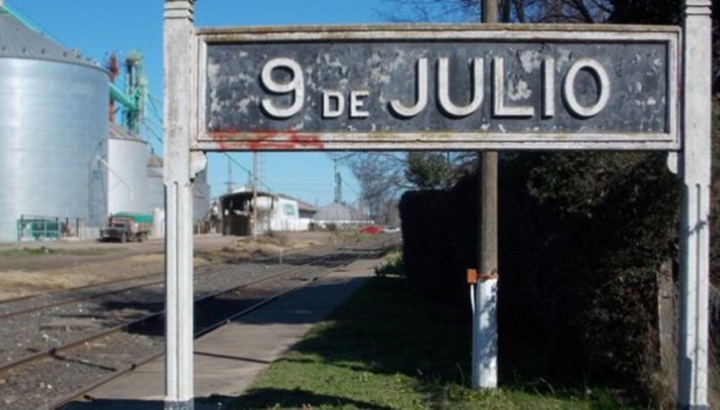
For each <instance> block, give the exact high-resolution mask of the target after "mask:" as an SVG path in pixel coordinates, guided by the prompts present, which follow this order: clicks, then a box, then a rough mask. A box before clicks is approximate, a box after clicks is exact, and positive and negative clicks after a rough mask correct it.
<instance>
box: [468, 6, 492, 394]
mask: <svg viewBox="0 0 720 410" xmlns="http://www.w3.org/2000/svg"><path fill="white" fill-rule="evenodd" d="M481 5H482V17H483V22H484V23H497V11H498V9H497V5H498V2H497V0H482V1H481ZM479 157H480V158H479V159H480V160H479V162H478V175H479V179H480V181H479V188H480V189H479V199H480V212H479V214H480V215H479V218H478V222H479V223H478V239H479V252H478V267H479V270H480V272H479V273H480V275H479V276H480V278H479V281H478V282H477V284H476V285H475V296H474V297H475V310H474V311H473V330H472V377H471V380H470V383H471V387H472V388H474V389H479V388H482V389H494V388H496V387H497V382H498V376H497V371H498V369H497V353H498V348H497V343H498V334H497V303H498V300H497V299H498V298H497V292H498V276H497V273H498V154H497V152H490V151H483V152H481V153H480V156H479Z"/></svg>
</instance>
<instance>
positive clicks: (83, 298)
mask: <svg viewBox="0 0 720 410" xmlns="http://www.w3.org/2000/svg"><path fill="white" fill-rule="evenodd" d="M329 246H331V245H323V246H318V247H309V248H301V249H294V250H292V251H290V252H288V253H286V254H284V256H291V255H296V254H298V253H300V252H301V251H303V250H308V249H313V250H321V249H324V248H325V247H329ZM272 259H275V257H274V256H273V257H269V256H264V257H261V258H256V259H253V258H250V259H248V260H247V261H243V263H254V262H262V261H265V260H272ZM222 265H227V262H217V263H211V264H206V265H201V266H199V267H198V269H203V268H213V267H215V266H222ZM227 269H232V268H225V269H218V270H212V271H209V272H208V271H206V272H198V273H197V274H196V275H195V276H196V277H198V276H202V275H207V274H213V273H220V272H224V271H226V270H227ZM164 275H165V271H161V272H154V273H150V274H146V275H137V276H133V277H131V278H123V279H117V280H112V281H108V282H103V283H94V284H90V285H84V286H80V287H76V288H72V289H63V290H59V291H55V292H48V293H43V294H40V295H30V296H24V297H21V298H17V299H11V300H8V301H3V302H0V307H2V306H5V305H9V304H12V303H20V302H23V301H29V299H32V298H37V299H41V298H45V297H48V296H50V297H53V296H56V295H62V294H63V293H65V294H68V295H72V294H73V293H76V292H79V291H84V290H88V289H92V288H102V287H104V286H112V285H116V284H118V283H123V282H131V281H134V280H143V279H147V278H150V277H153V276H164ZM164 281H165V280H164V279H159V280H157V281H153V282H149V283H143V284H140V285H133V286H128V287H124V288H121V289H115V290H111V291H108V292H99V293H95V294H92V295H85V296H79V297H75V298H72V297H71V298H69V299H65V300H58V301H56V302H52V303H47V304H44V305H40V306H35V307H31V308H27V309H18V310H16V311H11V312H7V313H2V314H0V320H3V319H8V318H11V317H14V316H19V315H23V314H30V313H34V312H38V311H41V310H45V309H50V308H54V307H58V306H65V305H69V304H72V303H77V302H83V301H88V300H93V299H98V298H102V297H104V296H108V295H114V294H118V293H123V292H127V291H130V290H134V289H138V288H142V287H147V286H154V285H158V284H161V283H163V282H164ZM0 369H1V368H0Z"/></svg>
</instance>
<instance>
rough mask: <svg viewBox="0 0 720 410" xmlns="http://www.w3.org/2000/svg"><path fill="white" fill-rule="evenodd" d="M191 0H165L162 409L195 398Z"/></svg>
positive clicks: (176, 408) (177, 408)
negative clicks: (164, 282)
mask: <svg viewBox="0 0 720 410" xmlns="http://www.w3.org/2000/svg"><path fill="white" fill-rule="evenodd" d="M193 13H194V0H166V1H165V27H164V60H163V63H164V79H165V83H164V85H165V89H164V94H165V102H164V106H165V107H164V109H165V112H164V128H165V145H164V153H165V163H164V169H163V179H164V182H165V215H166V236H165V252H166V253H165V280H166V284H165V291H166V302H165V308H166V330H165V335H166V336H165V337H166V356H165V409H167V410H170V409H172V410H192V409H193V407H194V404H193V258H192V255H193V237H192V179H191V171H190V165H191V164H190V162H191V161H190V138H191V132H192V124H193V122H192V119H193V118H194V116H193V115H192V114H193V110H192V95H193V84H194V82H193V78H192V73H193V71H194V69H193V62H194V61H196V56H195V55H193V50H194V49H195V47H194V46H193V40H194V28H193Z"/></svg>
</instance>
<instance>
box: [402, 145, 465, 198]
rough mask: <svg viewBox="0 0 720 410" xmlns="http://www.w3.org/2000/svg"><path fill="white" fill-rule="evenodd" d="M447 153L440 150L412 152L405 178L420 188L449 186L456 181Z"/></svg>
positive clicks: (409, 155) (408, 158) (408, 159)
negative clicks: (439, 151) (444, 153)
mask: <svg viewBox="0 0 720 410" xmlns="http://www.w3.org/2000/svg"><path fill="white" fill-rule="evenodd" d="M453 174H454V169H453V166H452V163H451V162H450V159H449V158H448V156H447V155H443V154H441V153H438V152H420V151H417V152H411V153H409V154H408V156H407V167H406V169H405V178H406V179H407V181H408V182H409V183H410V184H412V185H414V186H415V187H417V188H420V189H438V188H448V187H450V186H451V185H452V184H453V183H454V182H455V181H454V178H453Z"/></svg>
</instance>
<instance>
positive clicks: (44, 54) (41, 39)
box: [0, 10, 102, 70]
mask: <svg viewBox="0 0 720 410" xmlns="http://www.w3.org/2000/svg"><path fill="white" fill-rule="evenodd" d="M0 58H22V59H31V60H47V61H56V62H61V63H70V64H80V65H85V66H90V67H94V68H97V69H101V70H102V68H100V67H98V65H97V64H95V63H94V62H92V61H90V60H88V59H86V58H84V57H83V56H81V55H80V53H78V52H76V51H70V50H67V49H65V48H64V47H62V46H61V45H59V44H57V43H56V42H54V41H52V40H50V39H49V38H47V37H45V36H43V35H42V34H40V33H38V32H36V31H35V30H33V29H31V28H29V27H26V26H25V25H24V24H22V23H20V22H19V21H17V20H16V19H15V18H13V17H11V16H10V15H8V14H7V13H5V12H3V11H1V10H0Z"/></svg>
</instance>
